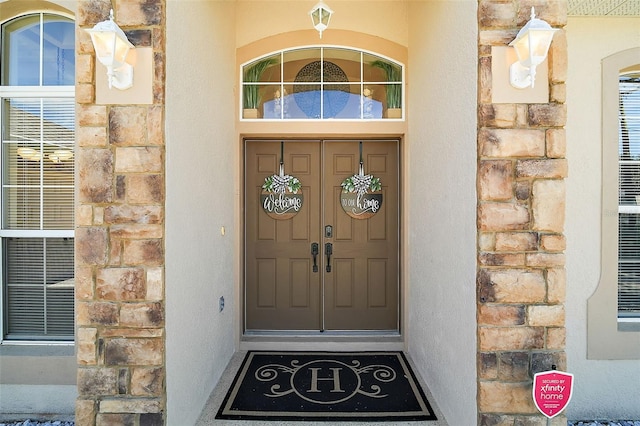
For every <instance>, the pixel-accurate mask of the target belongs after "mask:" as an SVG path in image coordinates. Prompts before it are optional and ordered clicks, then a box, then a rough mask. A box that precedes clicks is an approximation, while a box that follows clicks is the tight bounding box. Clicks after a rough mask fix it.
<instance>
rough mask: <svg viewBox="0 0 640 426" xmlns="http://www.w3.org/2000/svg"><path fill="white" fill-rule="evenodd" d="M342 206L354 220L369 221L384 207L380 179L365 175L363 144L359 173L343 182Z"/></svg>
mask: <svg viewBox="0 0 640 426" xmlns="http://www.w3.org/2000/svg"><path fill="white" fill-rule="evenodd" d="M341 186H342V193H341V194H340V205H342V209H343V210H344V211H345V213H346V214H348V215H349V216H351V217H352V218H354V219H369V218H370V217H372V216H373V215H375V214H376V213H377V212H378V210H380V207H381V206H382V192H381V191H382V184H381V183H380V178H377V177H375V176H373V175H367V174H365V173H364V164H363V162H362V142H360V167H359V170H358V173H356V174H354V175H353V176H349V177H348V178H346V179H345V180H344V181H342V184H341Z"/></svg>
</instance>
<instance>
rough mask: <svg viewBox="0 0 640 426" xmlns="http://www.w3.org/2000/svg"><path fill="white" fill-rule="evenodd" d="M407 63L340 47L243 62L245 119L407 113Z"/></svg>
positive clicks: (387, 116) (381, 116) (392, 116)
mask: <svg viewBox="0 0 640 426" xmlns="http://www.w3.org/2000/svg"><path fill="white" fill-rule="evenodd" d="M403 83H404V67H403V65H402V64H400V63H397V62H395V61H393V60H390V59H388V58H384V57H382V56H378V55H375V54H372V53H367V52H363V51H360V50H354V49H348V48H341V47H306V48H299V49H293V50H284V51H281V52H278V53H275V54H272V55H268V56H264V57H261V58H258V59H256V60H253V61H251V62H249V63H246V64H244V65H243V66H242V115H241V117H242V118H243V119H266V120H305V119H307V120H309V119H311V120H325V119H344V120H372V119H374V120H375V119H402V118H403V117H404V114H403V88H404V84H403Z"/></svg>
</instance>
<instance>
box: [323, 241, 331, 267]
mask: <svg viewBox="0 0 640 426" xmlns="http://www.w3.org/2000/svg"><path fill="white" fill-rule="evenodd" d="M324 254H326V255H327V272H331V255H332V254H333V244H331V243H326V244H325V245H324Z"/></svg>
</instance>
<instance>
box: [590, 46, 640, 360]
mask: <svg viewBox="0 0 640 426" xmlns="http://www.w3.org/2000/svg"><path fill="white" fill-rule="evenodd" d="M638 58H640V48H632V49H628V50H624V51H622V52H618V53H616V54H613V55H610V56H608V57H606V58H604V59H603V60H602V143H601V145H602V204H601V247H600V250H601V255H600V269H601V273H600V280H599V282H598V287H597V288H596V291H595V292H594V294H593V295H592V296H591V297H590V298H589V300H588V301H587V358H588V359H640V327H635V324H629V323H626V324H625V323H624V322H622V323H621V322H620V321H619V318H618V258H619V255H618V212H619V170H618V168H619V148H618V147H619V145H618V144H619V132H618V131H619V127H618V117H619V106H618V102H619V81H620V74H622V73H624V72H625V71H627V70H631V69H632V67H634V68H635V67H638V66H640V63H638ZM637 325H638V326H640V323H638V324H637Z"/></svg>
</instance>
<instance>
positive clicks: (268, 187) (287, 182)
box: [262, 164, 302, 194]
mask: <svg viewBox="0 0 640 426" xmlns="http://www.w3.org/2000/svg"><path fill="white" fill-rule="evenodd" d="M300 188H302V184H301V183H300V180H299V179H298V178H297V177H294V176H291V175H285V174H284V167H283V165H282V164H281V165H280V174H279V175H271V176H267V177H266V178H264V184H262V189H264V190H265V191H267V192H273V193H276V194H284V193H286V192H287V191H288V192H289V193H291V194H297V193H298V191H300Z"/></svg>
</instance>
